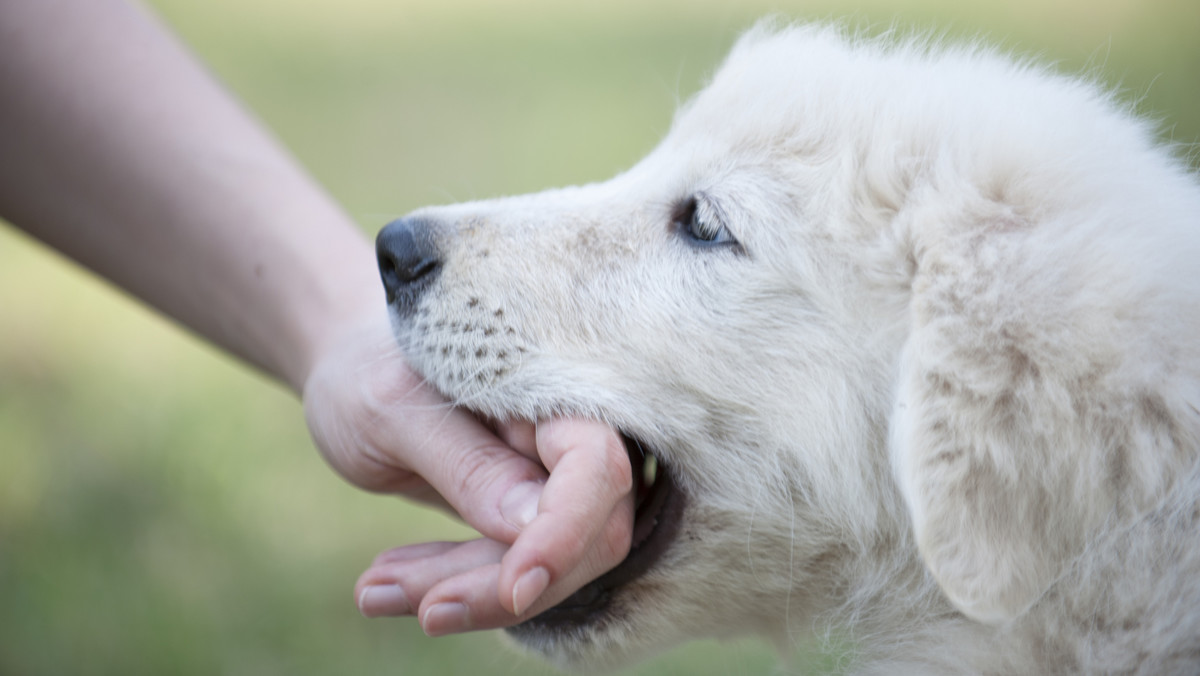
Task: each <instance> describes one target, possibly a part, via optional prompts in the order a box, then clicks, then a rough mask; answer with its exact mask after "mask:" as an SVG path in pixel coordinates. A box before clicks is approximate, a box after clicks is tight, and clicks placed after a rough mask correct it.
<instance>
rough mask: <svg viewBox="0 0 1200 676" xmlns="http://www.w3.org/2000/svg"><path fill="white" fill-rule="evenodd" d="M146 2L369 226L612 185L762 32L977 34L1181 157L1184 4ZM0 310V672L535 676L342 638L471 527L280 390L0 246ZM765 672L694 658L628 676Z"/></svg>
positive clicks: (104, 291) (444, 652)
mask: <svg viewBox="0 0 1200 676" xmlns="http://www.w3.org/2000/svg"><path fill="white" fill-rule="evenodd" d="M153 5H154V6H155V7H156V9H157V10H158V11H159V12H160V13H161V14H162V15H163V16H164V18H165V19H166V20H167V21H168V23H170V24H171V25H172V26H173V27H174V28H175V30H177V31H178V32H179V33H180V34H181V35H182V37H183V38H184V39H185V40H186V41H187V42H188V43H189V44H190V45H191V46H192V47H193V49H195V50H196V51H197V52H198V53H199V54H200V55H201V57H202V58H203V59H204V60H205V61H206V62H207V63H208V64H209V65H210V67H211V68H212V69H213V70H214V71H215V72H216V73H217V74H218V75H219V76H220V77H221V78H222V79H223V80H224V81H225V82H226V83H227V84H228V86H229V87H230V88H231V89H233V90H234V91H235V92H236V93H237V94H238V95H239V96H240V97H242V98H243V99H244V100H245V101H246V103H247V105H248V106H249V107H250V108H251V109H252V110H254V111H255V112H256V113H257V114H258V115H259V116H260V117H262V119H263V120H264V121H265V122H266V123H267V124H268V125H269V126H270V127H271V128H272V129H273V130H274V131H275V132H276V133H277V134H278V135H279V136H280V137H281V138H282V139H283V140H284V142H285V143H286V144H287V145H288V146H289V147H291V148H292V149H293V150H294V152H295V153H296V154H297V155H298V156H299V157H300V158H301V160H302V161H303V162H304V163H305V164H306V165H307V166H309V167H310V168H311V170H312V171H313V172H314V173H315V175H316V176H317V177H318V178H319V179H320V180H321V182H322V183H324V184H325V185H326V186H328V188H329V189H330V191H331V192H332V193H333V194H334V195H335V196H336V197H337V198H338V199H339V200H340V201H341V202H342V203H343V204H344V205H345V206H346V207H347V209H348V210H349V211H350V212H351V213H352V214H353V215H354V216H355V217H356V218H357V219H358V220H359V222H360V223H361V224H362V226H363V229H364V230H365V231H367V232H373V231H374V230H375V229H377V228H378V227H379V226H380V225H381V224H383V223H384V222H386V221H387V220H389V219H390V218H392V217H393V216H395V215H398V214H402V213H404V212H406V211H408V210H410V209H412V208H415V207H417V206H420V205H422V204H426V203H431V202H446V201H455V200H462V199H469V198H475V197H485V196H490V195H496V194H502V193H510V192H521V191H529V190H536V189H540V188H544V187H548V186H552V185H559V184H566V183H577V182H584V181H591V180H598V179H602V178H605V177H607V176H609V175H611V174H613V173H615V172H616V171H618V170H620V169H621V168H623V167H626V166H628V165H629V164H631V163H632V162H633V161H634V160H636V159H637V158H638V157H639V156H640V155H641V154H643V153H644V152H646V151H647V150H649V149H650V148H651V147H652V145H653V144H654V142H655V141H656V139H657V138H658V137H659V136H661V134H662V133H663V132H664V131H665V129H666V127H667V125H668V123H669V121H670V117H671V112H672V110H673V108H674V107H675V105H676V103H677V102H678V101H679V100H680V99H681V98H683V97H686V96H687V95H688V94H689V93H690V92H692V91H694V90H695V89H696V88H698V87H699V86H700V85H701V83H702V82H703V80H704V78H705V76H706V74H708V73H709V72H711V70H712V69H713V68H714V67H715V65H716V64H717V63H718V61H719V59H720V56H721V54H722V53H723V52H724V51H725V50H726V49H727V48H728V46H729V45H730V44H731V43H732V41H733V39H734V38H735V36H736V35H737V33H738V31H739V30H741V29H742V28H744V27H746V26H747V25H749V24H750V23H751V22H752V21H753V19H754V17H756V16H758V15H761V14H763V13H767V12H777V13H780V14H782V15H783V16H787V17H795V18H817V19H826V18H838V17H843V16H848V19H847V20H848V21H849V22H850V23H852V24H855V25H866V26H876V27H886V26H888V25H891V24H892V23H896V24H898V25H900V26H906V27H913V28H917V29H923V28H924V29H927V28H934V29H937V30H942V31H945V32H946V33H947V34H949V35H951V36H983V37H985V38H987V39H989V40H990V41H994V42H999V43H1000V44H1002V45H1004V46H1005V47H1006V48H1009V49H1012V50H1013V51H1016V52H1019V53H1022V54H1035V55H1041V56H1042V57H1044V58H1046V59H1050V60H1054V61H1056V62H1058V63H1059V64H1060V65H1061V67H1062V68H1064V69H1067V70H1079V69H1085V70H1088V71H1089V72H1093V73H1095V74H1097V75H1098V76H1099V77H1101V78H1102V79H1103V80H1105V81H1106V82H1109V83H1111V84H1112V85H1114V86H1120V87H1122V88H1123V89H1124V90H1125V91H1127V92H1128V96H1129V98H1134V99H1139V100H1140V104H1139V106H1140V108H1141V109H1142V110H1144V111H1146V112H1147V113H1149V114H1151V115H1154V116H1156V117H1159V118H1161V119H1163V120H1165V121H1166V122H1165V129H1166V133H1167V134H1168V135H1169V136H1170V137H1171V138H1173V139H1174V140H1176V141H1178V142H1181V143H1190V142H1194V141H1195V140H1196V139H1198V138H1200V83H1198V82H1197V81H1196V79H1195V73H1196V72H1197V70H1198V66H1200V43H1197V41H1196V40H1195V39H1194V35H1196V34H1197V32H1198V31H1200V4H1197V3H1195V2H1194V1H1193V0H1174V1H1169V0H1164V1H1161V2H1138V1H1136V0H1109V1H1107V2H1086V3H1085V2H1082V1H1071V2H1035V1H1034V0H1022V1H1017V2H1008V3H997V4H996V5H995V6H992V7H984V8H975V7H968V3H957V2H951V1H950V0H941V1H927V2H914V3H903V4H897V3H885V2H882V1H878V2H870V3H865V4H860V5H857V6H856V7H855V9H854V11H853V12H852V13H850V14H848V15H846V14H844V13H843V12H842V10H840V9H839V8H842V7H844V6H845V5H844V4H835V3H833V2H831V1H828V2H815V3H809V4H800V3H786V2H768V1H765V0H755V1H753V2H748V3H742V4H739V5H738V7H737V8H736V9H735V8H733V7H731V6H730V5H729V4H727V3H721V2H718V1H717V0H703V1H701V2H684V1H683V0H674V1H670V2H663V3H653V4H652V3H646V2H634V1H633V0H611V1H610V2H606V3H603V4H599V3H575V4H571V5H569V6H568V5H566V4H561V3H551V2H549V1H548V0H521V1H518V2H511V3H505V4H503V5H497V4H495V3H488V2H484V1H483V0H452V1H448V2H434V1H433V0H416V1H414V2H406V3H393V2H387V1H385V0H338V1H336V2H335V1H334V0H319V1H318V0H310V1H309V2H305V3H294V2H285V1H284V0H256V2H249V3H247V2H238V1H236V0H209V1H208V2H204V3H197V2H187V1H185V0H156V1H155V2H153ZM0 308H3V317H4V319H3V323H2V327H3V328H2V329H0V673H4V674H22V675H26V674H28V675H40V674H46V675H51V674H79V675H87V674H163V673H171V674H214V673H220V674H247V675H250V674H253V675H268V674H289V675H292V674H329V673H339V674H375V673H402V674H482V673H495V674H510V673H511V674H517V673H519V674H529V673H532V674H538V673H551V672H550V671H549V670H548V669H547V668H545V667H542V666H540V665H539V664H538V663H536V662H532V661H529V660H526V659H525V658H522V657H519V656H517V655H515V654H514V653H512V652H510V651H507V650H500V649H497V646H498V640H497V639H496V637H495V636H494V635H491V634H479V635H470V636H463V637H453V638H444V639H437V640H432V639H428V638H426V637H424V636H423V635H422V634H421V633H420V631H419V629H417V627H416V626H415V623H413V622H411V621H404V620H395V621H366V620H363V619H362V618H360V617H359V616H358V614H357V612H356V610H355V609H354V604H353V601H352V599H351V597H350V587H351V584H352V583H353V580H354V578H355V577H356V576H357V574H358V572H359V571H360V569H361V567H362V566H363V565H364V564H366V563H367V562H368V561H369V560H370V558H371V557H372V556H373V555H374V554H375V553H376V552H377V551H378V550H380V549H383V548H385V547H388V546H392V545H395V544H400V543H404V542H412V541H418V540H422V539H428V538H439V539H441V538H453V537H465V536H466V534H467V532H466V531H465V530H464V529H463V528H462V527H461V526H459V525H457V524H455V523H453V522H450V521H448V520H446V519H444V518H443V517H441V516H438V515H435V514H431V513H429V512H425V511H422V510H418V509H416V508H413V507H411V506H409V505H406V504H404V503H402V502H399V501H397V500H392V499H387V498H381V497H377V496H370V495H366V494H363V493H361V492H358V491H356V490H354V489H352V488H350V487H348V486H346V485H344V484H342V483H341V482H340V481H339V480H338V479H336V478H335V477H334V475H333V474H332V473H331V472H330V471H328V469H326V468H325V467H324V466H323V464H322V463H321V461H320V459H319V458H318V456H317V454H316V453H315V451H313V449H312V447H311V445H310V443H309V441H308V439H307V436H306V432H305V430H304V427H303V422H302V419H301V415H300V410H299V406H298V405H297V403H296V402H295V401H294V400H293V399H292V398H291V397H290V396H289V395H287V394H286V393H284V392H282V391H281V390H279V389H278V388H277V387H275V386H273V385H271V384H269V383H267V382H264V381H262V380H260V379H259V378H258V377H257V376H255V375H254V374H252V373H249V372H247V371H245V370H243V369H242V368H241V367H240V366H238V365H237V364H235V363H232V362H230V361H228V360H227V359H226V358H225V357H224V356H222V355H220V354H217V353H215V352H214V351H212V350H211V349H210V348H208V347H206V346H205V345H203V344H201V343H198V342H197V341H195V340H194V339H193V338H191V337H189V336H187V335H186V334H184V333H182V332H180V331H178V330H177V329H175V328H174V327H172V326H169V325H167V324H165V323H163V322H162V321H161V320H159V319H158V318H156V317H154V316H152V315H150V314H148V313H147V312H145V311H144V310H142V309H141V308H139V307H138V306H136V305H135V304H133V303H131V302H130V301H128V300H127V299H126V298H124V297H123V296H121V295H119V294H117V293H114V292H113V291H112V290H111V289H109V288H107V287H105V286H103V285H101V284H97V283H96V282H95V280H93V279H92V278H90V277H89V276H88V275H87V274H86V273H83V272H80V271H78V270H76V269H74V268H73V267H71V266H70V265H67V264H64V263H63V262H62V261H61V260H59V259H57V258H56V257H54V256H53V255H51V254H48V253H46V252H45V251H44V250H42V249H40V248H39V247H38V246H36V245H34V244H32V243H31V242H29V241H28V240H27V239H25V238H24V237H23V236H21V235H19V234H17V233H15V232H14V231H12V230H11V229H7V228H4V229H0ZM774 661H775V658H774V656H773V655H772V653H771V651H770V650H769V649H768V648H767V647H766V646H765V645H762V644H760V643H758V642H755V641H741V642H732V643H729V642H724V643H716V642H705V643H698V644H694V645H691V646H687V647H684V648H681V649H678V650H676V651H673V652H672V653H670V654H668V655H666V656H664V657H662V658H659V659H657V660H655V661H653V662H651V663H649V664H648V665H644V666H643V667H641V668H639V669H636V670H632V671H630V672H629V673H631V674H632V673H637V674H739V673H769V672H770V671H771V670H772V668H773V667H772V666H771V665H772V664H774ZM835 664H836V660H834V659H832V658H827V659H824V660H823V661H822V660H821V659H815V660H814V661H813V662H812V663H811V664H809V662H806V661H803V660H802V661H801V665H802V666H803V665H809V666H811V667H812V668H815V669H818V670H830V669H833V668H834V665H835Z"/></svg>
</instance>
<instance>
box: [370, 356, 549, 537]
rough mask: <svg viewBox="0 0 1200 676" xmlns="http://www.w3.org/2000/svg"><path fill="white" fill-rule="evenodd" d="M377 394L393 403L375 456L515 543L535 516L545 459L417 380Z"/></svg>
mask: <svg viewBox="0 0 1200 676" xmlns="http://www.w3.org/2000/svg"><path fill="white" fill-rule="evenodd" d="M377 396H378V397H380V398H381V399H383V400H384V401H386V402H387V404H386V405H385V406H384V407H383V408H382V411H381V414H382V415H381V417H380V419H379V420H378V421H377V422H378V426H377V427H375V428H374V429H373V430H372V445H373V446H374V447H375V448H376V449H377V452H379V453H381V454H383V455H384V456H386V457H387V458H388V460H385V461H390V462H391V463H392V464H393V465H394V466H397V467H405V468H408V469H410V470H411V471H413V472H415V473H416V474H418V475H420V476H421V477H422V478H424V480H425V481H426V482H428V484H429V485H430V486H432V487H433V488H434V489H435V490H436V491H437V492H438V493H439V494H440V495H441V496H442V498H444V499H445V501H446V502H447V503H449V504H450V505H451V506H452V507H453V508H454V510H455V511H456V512H458V514H459V515H460V516H462V518H463V519H464V520H465V521H466V522H467V523H469V524H470V525H471V526H473V527H474V528H475V529H476V530H478V531H479V532H480V533H482V534H484V535H486V536H487V537H490V538H492V539H495V540H499V541H502V542H506V543H511V542H512V541H513V540H514V539H515V538H516V537H517V534H518V533H519V532H520V530H521V529H522V528H523V527H525V526H526V525H527V524H528V523H529V522H530V521H531V520H532V519H533V517H534V516H536V515H537V503H538V499H539V497H540V495H541V491H542V484H543V483H544V481H545V479H546V476H547V475H546V472H545V470H544V469H543V468H542V466H541V463H540V462H537V461H534V460H531V459H529V458H527V457H525V456H523V455H521V454H520V453H518V452H516V451H514V450H513V449H512V448H510V447H509V446H508V445H506V444H505V443H504V442H503V441H502V440H501V439H500V438H499V437H498V436H496V435H495V434H493V433H492V432H491V431H490V430H488V429H487V428H486V427H484V426H483V425H482V424H481V423H480V422H479V421H477V420H476V419H475V418H474V417H473V416H471V415H470V414H469V413H466V412H465V411H463V410H461V409H457V408H449V407H448V404H447V403H446V402H445V401H444V400H443V399H441V397H439V396H438V395H437V394H436V393H434V392H433V391H432V390H430V389H428V388H427V387H425V386H423V385H420V384H418V383H415V382H413V381H412V379H411V378H410V380H409V382H408V383H407V385H406V384H404V383H399V382H397V383H394V384H392V385H391V386H390V387H389V388H387V389H385V390H384V391H382V392H380V393H378V395H377Z"/></svg>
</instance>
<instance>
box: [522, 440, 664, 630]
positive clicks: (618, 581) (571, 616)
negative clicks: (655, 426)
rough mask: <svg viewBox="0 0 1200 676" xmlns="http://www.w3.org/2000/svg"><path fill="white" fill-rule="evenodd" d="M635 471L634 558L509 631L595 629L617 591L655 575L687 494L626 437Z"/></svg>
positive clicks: (642, 448)
mask: <svg viewBox="0 0 1200 676" xmlns="http://www.w3.org/2000/svg"><path fill="white" fill-rule="evenodd" d="M621 439H622V441H624V443H625V449H626V451H627V452H628V453H629V460H630V465H631V466H632V468H633V483H634V488H633V490H634V495H635V515H634V523H633V537H632V544H631V545H630V549H629V553H628V554H627V555H626V556H625V559H624V560H623V561H621V563H619V564H618V565H617V566H616V567H615V568H613V569H612V570H610V571H608V572H607V573H605V574H604V575H601V576H600V577H598V578H596V579H595V580H593V581H591V582H589V583H588V584H586V585H584V586H583V587H582V588H581V589H579V591H577V592H575V593H574V594H572V595H571V596H568V597H567V598H566V599H564V600H563V601H562V602H561V603H559V604H558V605H556V606H554V607H552V608H549V609H547V610H545V611H543V612H542V613H541V614H539V615H536V616H534V617H533V618H530V619H528V620H526V621H525V622H522V623H521V624H518V625H516V626H513V627H509V628H508V629H507V630H506V631H508V633H509V634H511V635H512V636H514V637H515V638H517V639H534V638H536V637H538V636H540V635H544V634H546V633H547V632H563V631H569V630H571V629H575V628H580V627H583V626H587V625H594V624H596V623H598V622H600V621H602V620H604V619H605V618H607V617H609V616H611V614H612V612H613V610H614V608H613V597H614V594H615V592H616V591H617V590H619V589H620V588H622V587H624V586H625V585H627V584H629V583H630V582H633V581H634V580H636V579H638V578H640V577H641V576H642V575H643V574H645V573H646V571H648V570H650V568H652V567H653V566H654V564H655V563H657V562H658V560H659V559H660V558H661V557H662V555H663V553H664V552H665V551H666V550H667V549H668V548H669V547H670V545H671V543H672V542H673V541H674V539H675V536H676V535H678V533H679V526H680V521H681V519H680V516H681V514H682V512H683V506H684V495H683V493H682V492H681V491H680V490H679V486H678V485H677V484H676V482H675V480H674V478H673V477H672V476H671V473H670V471H668V468H667V467H666V466H665V465H664V464H663V463H661V462H660V461H659V460H658V458H657V456H655V455H654V454H653V453H651V452H650V451H649V450H648V447H647V446H646V445H644V444H642V443H641V442H639V441H638V440H636V439H634V438H632V437H629V436H627V435H624V434H623V435H621Z"/></svg>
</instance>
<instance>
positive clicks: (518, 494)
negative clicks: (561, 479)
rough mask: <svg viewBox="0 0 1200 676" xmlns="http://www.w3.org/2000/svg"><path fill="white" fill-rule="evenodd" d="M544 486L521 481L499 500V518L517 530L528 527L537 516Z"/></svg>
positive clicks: (536, 482)
mask: <svg viewBox="0 0 1200 676" xmlns="http://www.w3.org/2000/svg"><path fill="white" fill-rule="evenodd" d="M544 486H545V484H544V483H542V482H541V481H522V482H521V483H519V484H517V485H515V486H513V487H512V488H510V489H508V493H506V494H505V495H504V498H503V499H502V500H500V516H502V517H504V520H505V521H507V522H509V523H511V524H512V525H513V526H516V527H517V528H518V529H520V528H524V527H525V526H528V525H529V522H530V521H533V518H534V517H535V516H537V511H538V500H540V499H541V497H542V488H543V487H544Z"/></svg>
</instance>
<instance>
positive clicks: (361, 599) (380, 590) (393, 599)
mask: <svg viewBox="0 0 1200 676" xmlns="http://www.w3.org/2000/svg"><path fill="white" fill-rule="evenodd" d="M358 612H360V613H362V614H363V616H364V617H379V616H380V615H412V612H413V609H412V605H410V604H409V602H408V596H407V595H406V594H405V593H404V590H403V589H401V588H400V585H398V584H377V585H371V586H370V587H363V590H362V593H361V594H359V595H358Z"/></svg>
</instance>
